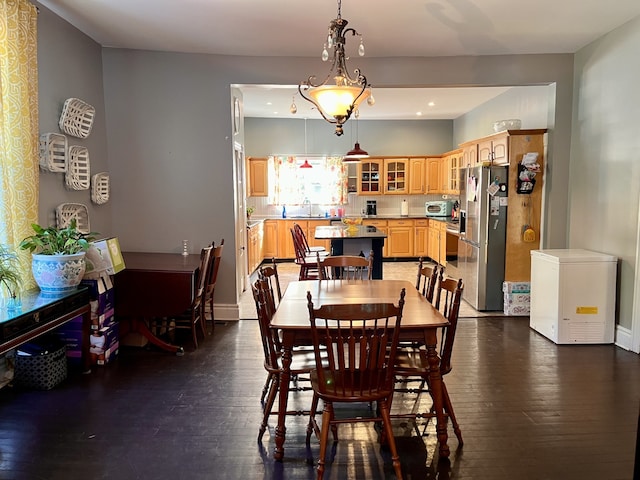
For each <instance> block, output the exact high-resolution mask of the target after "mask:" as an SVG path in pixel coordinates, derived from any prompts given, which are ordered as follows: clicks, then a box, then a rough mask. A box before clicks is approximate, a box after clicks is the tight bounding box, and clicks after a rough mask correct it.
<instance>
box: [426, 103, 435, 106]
mask: <svg viewBox="0 0 640 480" xmlns="http://www.w3.org/2000/svg"><path fill="white" fill-rule="evenodd" d="M427 105H429V106H430V107H434V106H435V105H436V102H429V103H427Z"/></svg>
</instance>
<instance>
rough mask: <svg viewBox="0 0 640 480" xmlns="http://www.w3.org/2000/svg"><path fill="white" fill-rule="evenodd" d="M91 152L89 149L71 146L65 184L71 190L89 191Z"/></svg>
mask: <svg viewBox="0 0 640 480" xmlns="http://www.w3.org/2000/svg"><path fill="white" fill-rule="evenodd" d="M89 173H90V168H89V150H87V147H81V146H79V145H71V146H70V147H69V155H67V173H66V175H65V183H66V185H67V188H70V189H71V190H88V189H89V181H90V178H89Z"/></svg>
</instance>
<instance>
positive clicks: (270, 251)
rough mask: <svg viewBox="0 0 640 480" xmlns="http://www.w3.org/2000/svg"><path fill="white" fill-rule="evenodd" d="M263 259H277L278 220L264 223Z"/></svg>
mask: <svg viewBox="0 0 640 480" xmlns="http://www.w3.org/2000/svg"><path fill="white" fill-rule="evenodd" d="M263 249H264V257H263V258H266V259H271V258H277V257H278V220H265V221H264V245H263Z"/></svg>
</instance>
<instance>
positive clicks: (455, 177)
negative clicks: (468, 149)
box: [447, 151, 462, 195]
mask: <svg viewBox="0 0 640 480" xmlns="http://www.w3.org/2000/svg"><path fill="white" fill-rule="evenodd" d="M461 164H462V152H461V151H460V152H456V153H452V154H451V155H449V156H448V157H447V167H448V168H447V173H448V174H449V178H448V181H447V193H450V194H452V195H458V194H459V193H460V165H461Z"/></svg>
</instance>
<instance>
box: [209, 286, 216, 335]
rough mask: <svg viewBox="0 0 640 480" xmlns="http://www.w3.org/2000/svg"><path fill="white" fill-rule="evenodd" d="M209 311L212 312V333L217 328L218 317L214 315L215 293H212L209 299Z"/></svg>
mask: <svg viewBox="0 0 640 480" xmlns="http://www.w3.org/2000/svg"><path fill="white" fill-rule="evenodd" d="M209 311H210V312H211V335H213V332H214V331H215V329H216V318H215V317H214V315H213V294H211V298H210V299H209Z"/></svg>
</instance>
